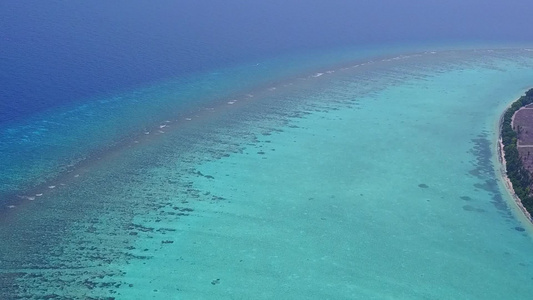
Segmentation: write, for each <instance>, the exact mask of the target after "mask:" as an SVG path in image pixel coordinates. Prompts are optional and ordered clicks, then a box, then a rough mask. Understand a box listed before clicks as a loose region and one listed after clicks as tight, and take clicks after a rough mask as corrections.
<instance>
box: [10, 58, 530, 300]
mask: <svg viewBox="0 0 533 300" xmlns="http://www.w3.org/2000/svg"><path fill="white" fill-rule="evenodd" d="M532 53H533V52H531V51H529V50H527V49H517V50H490V51H487V50H465V51H439V52H435V53H432V52H424V53H419V54H415V55H399V56H391V57H389V58H387V59H383V58H380V59H376V58H372V59H367V60H366V61H360V62H354V63H346V61H341V60H339V61H338V62H336V63H333V62H332V63H330V65H331V67H323V69H313V71H309V73H305V72H302V73H298V75H297V76H296V75H295V76H292V77H291V76H286V77H284V78H283V80H281V79H280V80H273V81H270V82H267V83H263V84H261V85H255V86H254V87H249V86H245V85H244V86H242V87H241V88H240V93H237V92H236V93H234V94H232V95H230V96H226V97H227V98H224V97H221V99H220V101H218V102H216V103H217V104H216V105H211V104H210V105H206V106H205V107H204V108H202V109H200V110H198V111H196V112H194V113H191V114H190V115H186V116H185V115H183V116H182V119H181V120H180V121H174V120H173V119H172V120H171V122H170V123H165V122H164V121H165V118H162V119H160V120H157V119H154V120H151V121H149V122H146V123H147V124H148V123H150V122H151V123H154V124H156V125H155V126H154V127H150V128H149V129H146V128H139V130H140V131H141V134H139V135H132V136H131V137H129V138H124V140H123V142H122V143H123V145H122V146H121V147H117V148H113V149H112V150H110V151H104V152H103V153H102V154H101V155H99V156H98V157H97V158H94V159H91V160H89V161H88V162H87V163H86V164H84V165H83V166H82V167H77V168H75V169H74V170H73V171H72V172H71V173H67V175H65V176H63V177H61V178H60V179H61V180H60V181H57V183H53V184H54V185H55V186H56V187H55V188H48V187H43V188H45V189H44V191H43V195H42V196H39V197H36V199H34V200H33V201H23V202H20V203H17V206H16V207H14V208H11V209H8V210H7V212H5V213H4V216H5V217H4V218H3V219H2V220H1V224H0V225H1V226H0V235H1V236H2V240H5V241H9V243H3V244H2V245H1V246H0V250H1V251H0V253H1V255H2V256H1V258H0V264H1V267H2V291H3V293H4V294H5V295H8V298H9V297H12V298H16V297H17V296H26V297H28V298H32V297H33V298H36V299H37V298H43V297H44V296H49V295H57V297H58V298H61V297H63V298H66V299H67V298H69V297H70V298H72V297H73V298H83V297H88V296H90V297H94V298H98V297H100V298H103V297H116V298H117V299H271V298H281V299H529V296H530V295H531V294H532V292H533V285H531V284H530V283H531V282H530V281H531V280H532V279H533V265H532V263H533V260H532V259H531V249H533V241H532V239H531V236H530V233H529V225H528V224H527V223H526V222H523V221H520V215H517V214H516V213H515V209H514V207H513V206H512V202H511V200H510V199H509V196H508V194H507V192H506V191H505V190H504V189H503V186H502V184H501V180H500V178H499V177H498V172H499V165H498V164H497V160H496V158H495V155H496V154H495V149H496V146H495V141H496V137H497V122H498V118H499V115H500V114H501V112H502V111H503V109H504V108H505V106H506V105H507V104H508V103H510V102H511V101H513V100H514V99H515V98H517V97H518V96H519V95H520V94H521V93H522V92H523V91H524V90H525V89H526V88H528V87H529V86H531V84H532V81H533V68H532V66H533V54H532ZM234 90H235V91H236V90H237V89H234ZM150 116H152V117H153V116H164V114H162V113H153V114H150ZM189 119H190V120H189ZM132 123H133V122H132ZM141 123H142V122H139V123H136V124H137V126H138V124H141ZM163 125H165V126H164V127H160V126H163ZM143 130H149V131H150V134H149V135H144V133H143ZM159 130H161V132H159ZM78 175H79V176H78ZM61 183H63V184H64V185H61ZM47 185H48V183H47ZM33 192H35V191H33ZM37 193H38V191H37ZM517 228H518V229H519V230H517ZM522 229H526V230H525V231H522Z"/></svg>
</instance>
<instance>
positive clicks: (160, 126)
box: [159, 125, 167, 128]
mask: <svg viewBox="0 0 533 300" xmlns="http://www.w3.org/2000/svg"><path fill="white" fill-rule="evenodd" d="M165 127H167V125H159V128H165Z"/></svg>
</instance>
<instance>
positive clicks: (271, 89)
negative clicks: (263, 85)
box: [268, 87, 276, 91]
mask: <svg viewBox="0 0 533 300" xmlns="http://www.w3.org/2000/svg"><path fill="white" fill-rule="evenodd" d="M268 90H269V91H275V90H276V88H275V87H271V88H269V89H268Z"/></svg>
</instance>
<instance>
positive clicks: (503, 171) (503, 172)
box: [497, 89, 533, 226]
mask: <svg viewBox="0 0 533 300" xmlns="http://www.w3.org/2000/svg"><path fill="white" fill-rule="evenodd" d="M527 90H529V89H526V91H527ZM522 94H523V93H522ZM515 101H516V100H513V101H512V102H511V103H510V104H509V105H507V107H506V108H505V110H504V111H503V112H502V113H501V115H500V119H499V122H498V141H497V151H498V161H499V163H500V166H499V167H500V168H499V169H500V171H499V172H498V173H499V176H500V177H501V179H502V182H503V185H504V187H505V190H506V191H507V193H508V194H509V196H510V197H511V198H512V199H513V203H514V204H515V207H516V208H518V209H519V210H520V212H521V214H520V216H522V217H525V218H526V219H527V220H528V223H529V225H531V226H533V218H532V217H531V214H530V213H529V211H527V209H526V208H525V207H524V205H523V203H522V200H521V199H520V197H518V195H517V194H516V193H515V191H514V188H513V184H512V183H511V180H510V179H509V177H508V176H507V164H506V160H505V151H504V149H503V148H504V145H503V140H502V125H503V118H504V115H505V113H506V112H507V110H508V109H509V108H510V107H511V105H512V104H513V103H514V102H515ZM517 112H518V111H516V112H515V113H514V114H513V117H512V118H513V120H514V117H515V115H516V113H517Z"/></svg>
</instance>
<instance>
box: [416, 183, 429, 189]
mask: <svg viewBox="0 0 533 300" xmlns="http://www.w3.org/2000/svg"><path fill="white" fill-rule="evenodd" d="M418 187H420V188H423V189H427V188H428V187H429V185H427V184H425V183H421V184H419V185H418Z"/></svg>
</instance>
